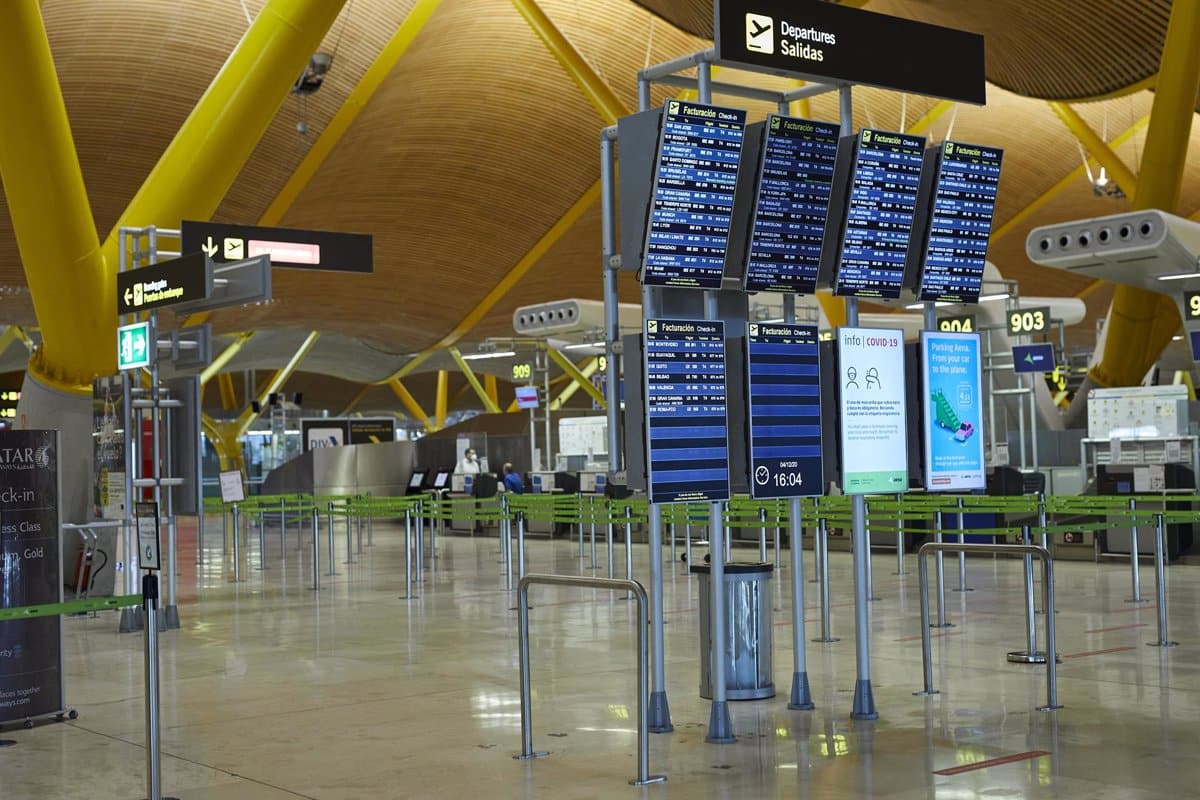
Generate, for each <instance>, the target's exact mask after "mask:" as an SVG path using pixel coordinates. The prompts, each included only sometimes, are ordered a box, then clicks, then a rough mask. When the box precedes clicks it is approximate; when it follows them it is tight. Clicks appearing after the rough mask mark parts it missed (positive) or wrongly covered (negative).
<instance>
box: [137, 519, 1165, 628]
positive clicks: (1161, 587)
mask: <svg viewBox="0 0 1200 800" xmlns="http://www.w3.org/2000/svg"><path fill="white" fill-rule="evenodd" d="M1165 533H1166V526H1165V525H1164V524H1163V515H1162V514H1157V515H1155V517H1154V593H1155V596H1156V597H1157V598H1158V609H1157V611H1158V641H1156V642H1150V646H1151V647H1176V646H1178V645H1179V642H1172V641H1171V640H1170V639H1169V638H1168V637H1167V573H1166V569H1165V568H1164V567H1165V555H1164V550H1165V546H1164V545H1165V541H1164V539H1165ZM1047 613H1049V612H1047ZM147 624H149V623H147Z"/></svg>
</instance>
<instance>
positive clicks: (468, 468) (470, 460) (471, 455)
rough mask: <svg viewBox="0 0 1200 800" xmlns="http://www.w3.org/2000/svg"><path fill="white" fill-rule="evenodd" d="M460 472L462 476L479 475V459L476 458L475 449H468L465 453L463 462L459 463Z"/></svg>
mask: <svg viewBox="0 0 1200 800" xmlns="http://www.w3.org/2000/svg"><path fill="white" fill-rule="evenodd" d="M458 472H459V473H460V474H462V475H478V474H479V459H478V458H477V457H476V456H475V448H473V447H468V448H467V452H465V453H463V457H462V461H459V462H458Z"/></svg>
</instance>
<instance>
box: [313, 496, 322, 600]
mask: <svg viewBox="0 0 1200 800" xmlns="http://www.w3.org/2000/svg"><path fill="white" fill-rule="evenodd" d="M320 521H321V515H320V513H318V511H317V507H316V506H315V505H314V506H313V507H312V575H313V591H315V592H319V591H321V541H320V533H321V526H320Z"/></svg>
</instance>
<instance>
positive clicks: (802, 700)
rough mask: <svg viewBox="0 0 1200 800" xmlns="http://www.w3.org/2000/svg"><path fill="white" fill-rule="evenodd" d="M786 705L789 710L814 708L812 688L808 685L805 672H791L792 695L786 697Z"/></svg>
mask: <svg viewBox="0 0 1200 800" xmlns="http://www.w3.org/2000/svg"><path fill="white" fill-rule="evenodd" d="M787 707H788V710H790V711H812V710H813V709H814V708H816V706H815V705H814V704H813V699H812V690H811V689H809V686H808V673H807V672H793V673H792V696H791V697H790V698H789V699H788V706H787Z"/></svg>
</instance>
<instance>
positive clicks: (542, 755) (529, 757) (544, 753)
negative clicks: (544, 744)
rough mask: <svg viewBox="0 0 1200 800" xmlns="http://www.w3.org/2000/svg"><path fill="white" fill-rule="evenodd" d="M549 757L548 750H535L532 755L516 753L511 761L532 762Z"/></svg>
mask: <svg viewBox="0 0 1200 800" xmlns="http://www.w3.org/2000/svg"><path fill="white" fill-rule="evenodd" d="M548 755H550V751H549V750H537V751H535V752H533V753H517V754H516V755H514V756H513V761H532V760H533V759H535V758H545V757H546V756H548Z"/></svg>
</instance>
